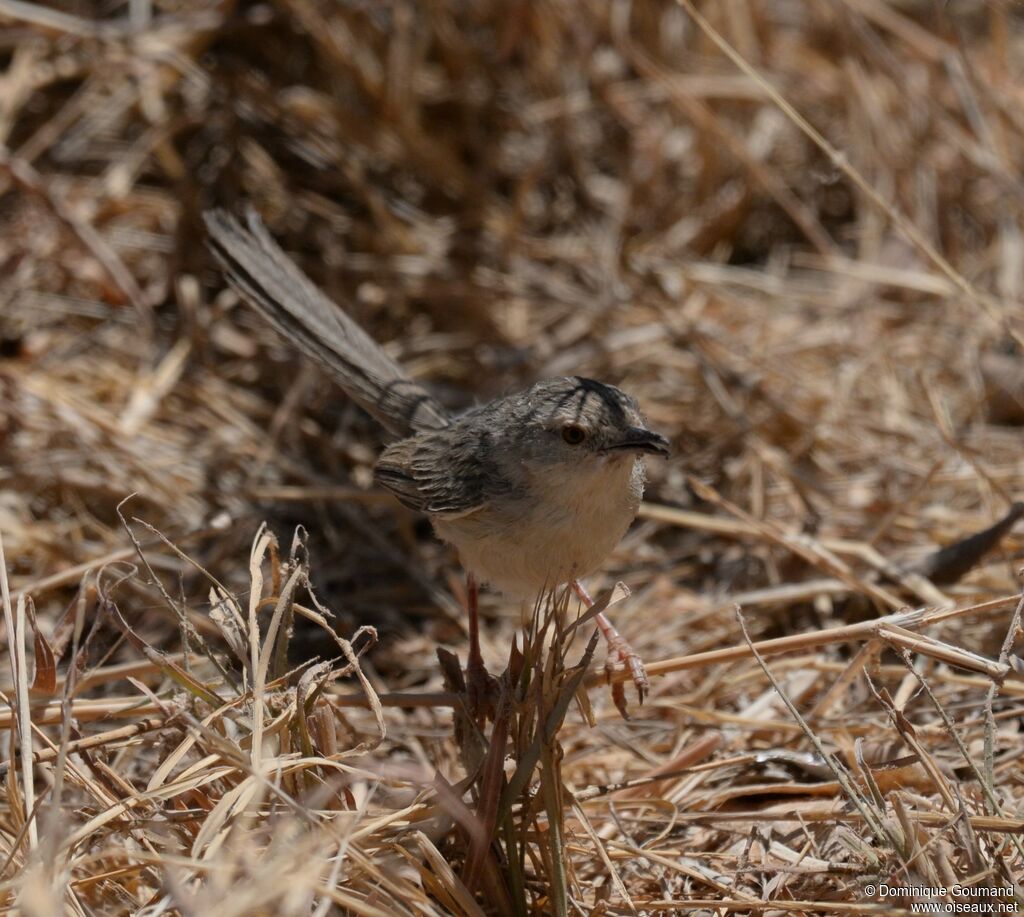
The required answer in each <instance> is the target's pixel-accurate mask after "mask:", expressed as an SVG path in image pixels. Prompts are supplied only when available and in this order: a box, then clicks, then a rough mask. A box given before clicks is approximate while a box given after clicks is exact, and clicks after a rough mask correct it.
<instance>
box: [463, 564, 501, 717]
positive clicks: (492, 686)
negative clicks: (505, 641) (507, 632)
mask: <svg viewBox="0 0 1024 917" xmlns="http://www.w3.org/2000/svg"><path fill="white" fill-rule="evenodd" d="M466 605H467V610H468V611H469V656H468V658H467V660H466V692H467V694H468V695H469V706H470V713H471V715H472V716H473V717H474V718H475V719H477V720H486V718H487V716H488V715H491V716H493V714H494V697H495V693H496V691H497V682H496V681H495V679H494V676H493V675H491V673H490V672H488V671H487V669H486V667H485V666H484V657H483V654H482V653H481V652H480V587H479V586H478V585H477V582H476V577H475V576H473V574H472V573H467V574H466Z"/></svg>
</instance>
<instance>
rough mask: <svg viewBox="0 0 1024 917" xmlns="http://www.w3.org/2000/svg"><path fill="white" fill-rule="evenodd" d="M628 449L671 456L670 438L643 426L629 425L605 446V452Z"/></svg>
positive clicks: (665, 456) (663, 456)
mask: <svg viewBox="0 0 1024 917" xmlns="http://www.w3.org/2000/svg"><path fill="white" fill-rule="evenodd" d="M619 450H628V451H632V452H649V453H650V454H651V455H660V456H661V457H662V458H668V457H669V446H668V440H667V439H665V437H664V436H662V435H661V434H660V433H655V432H654V431H653V430H645V429H644V428H643V427H629V428H628V429H626V430H623V431H622V435H621V436H620V437H619V438H618V439H616V440H615V441H614V442H611V443H609V444H608V445H607V446H605V448H604V451H605V452H613V451H614V452H618V451H619Z"/></svg>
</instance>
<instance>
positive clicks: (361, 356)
mask: <svg viewBox="0 0 1024 917" xmlns="http://www.w3.org/2000/svg"><path fill="white" fill-rule="evenodd" d="M203 218H204V220H205V221H206V228H207V230H208V231H209V234H210V239H209V245H210V248H211V249H212V250H213V252H214V254H215V255H216V256H217V258H218V259H219V261H220V263H221V265H222V266H223V267H224V270H225V273H226V274H227V278H228V280H229V281H230V282H231V285H232V286H233V287H234V288H235V289H236V290H237V291H238V293H239V294H240V295H241V296H242V298H243V299H245V300H246V301H247V302H249V303H250V304H251V305H252V306H253V307H254V308H255V309H256V310H257V311H259V312H260V314H261V315H263V317H264V318H265V319H266V320H267V321H269V322H270V324H272V325H273V326H274V327H275V328H276V329H277V330H278V331H279V332H280V333H281V334H283V335H284V336H285V337H286V338H287V339H288V340H289V341H291V342H292V343H294V344H295V345H296V346H297V347H298V348H299V349H300V350H301V351H302V352H303V353H305V354H306V355H307V356H309V357H311V358H312V359H314V360H316V361H317V362H319V363H320V364H321V365H322V366H323V367H324V368H325V369H327V370H328V371H329V372H330V373H331V375H333V376H334V378H335V379H336V380H337V381H338V384H339V385H340V386H341V387H342V388H343V389H344V390H345V392H346V393H347V394H348V396H349V397H350V398H352V400H353V401H355V402H357V403H358V404H359V405H360V406H362V407H363V408H365V409H366V410H367V411H369V413H370V414H372V415H373V416H374V417H376V418H377V420H379V421H380V422H381V423H382V424H383V425H384V426H385V427H387V429H388V430H390V431H391V432H392V433H396V434H398V435H399V436H409V435H410V434H412V433H416V432H418V431H420V430H437V429H440V428H442V427H446V426H448V423H449V418H448V415H447V414H446V412H445V410H444V408H443V407H441V405H440V404H438V402H437V401H435V400H434V398H433V397H431V395H430V394H429V393H428V392H427V391H426V390H425V389H424V388H423V387H422V386H420V385H418V384H417V383H415V382H413V381H412V380H411V379H409V378H408V377H407V376H406V375H405V374H404V373H403V372H402V370H401V369H400V368H399V366H398V364H397V363H395V361H394V360H392V359H391V358H390V357H389V356H388V355H387V354H386V353H385V352H384V351H383V350H382V349H381V347H380V345H378V344H377V343H376V341H374V340H373V339H372V338H371V337H370V336H369V335H368V334H367V333H366V332H365V331H363V329H362V328H360V327H359V325H357V324H356V323H355V322H354V321H352V319H351V318H349V317H348V316H347V315H346V314H345V313H344V312H343V311H342V310H341V309H339V308H338V307H337V306H336V305H335V304H334V303H332V302H331V301H330V300H329V299H328V298H327V297H326V296H324V294H323V293H321V292H320V290H318V289H317V288H316V286H315V285H314V284H313V282H312V281H311V280H310V279H309V278H308V277H307V276H306V275H305V274H303V273H302V271H301V270H299V268H298V266H297V265H296V264H295V262H293V261H292V260H291V259H290V258H289V257H288V256H287V255H286V254H285V253H284V252H283V251H282V250H281V248H280V246H279V245H278V244H277V243H276V242H275V241H274V240H273V239H272V238H271V237H270V233H268V232H267V230H266V228H265V227H264V226H263V224H262V223H261V222H260V219H259V217H258V216H257V215H256V214H255V213H254V212H250V213H249V215H248V226H247V227H244V226H242V224H241V223H239V222H238V220H236V219H235V218H234V217H233V216H230V215H229V214H227V213H225V212H224V211H222V210H209V211H207V212H206V213H205V214H203Z"/></svg>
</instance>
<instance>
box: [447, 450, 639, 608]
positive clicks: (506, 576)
mask: <svg viewBox="0 0 1024 917" xmlns="http://www.w3.org/2000/svg"><path fill="white" fill-rule="evenodd" d="M643 488H644V465H643V462H642V461H641V460H639V459H637V458H635V457H634V456H630V455H622V456H613V457H609V458H607V459H603V460H600V461H597V462H594V463H593V467H588V466H587V465H585V464H584V465H582V466H581V467H580V468H577V469H572V470H571V473H562V472H561V471H556V472H555V473H551V474H546V473H545V474H536V473H535V474H532V475H530V476H529V477H528V480H527V481H526V482H525V485H524V486H523V487H522V488H521V489H519V490H517V491H516V492H514V493H511V494H509V495H505V496H502V497H501V498H499V499H496V500H493V501H491V502H490V503H488V504H487V505H486V506H483V507H481V508H480V509H478V510H476V511H474V512H473V513H470V514H468V515H465V516H460V517H458V518H454V519H451V518H450V519H445V518H443V517H435V518H434V520H433V523H434V529H435V530H436V532H437V534H438V536H439V537H440V538H442V539H443V540H444V541H447V542H449V543H450V544H452V545H454V546H455V548H456V549H457V550H458V552H459V558H460V560H461V562H462V564H463V566H464V567H465V568H466V569H467V570H468V571H470V572H472V573H473V574H474V575H476V576H477V578H478V579H480V580H482V581H483V582H487V583H490V584H492V585H494V586H496V587H497V588H498V589H500V590H501V591H502V592H504V593H505V594H507V595H509V596H512V597H516V598H533V597H535V596H536V595H537V593H538V592H540V590H542V589H544V588H552V587H554V586H558V585H561V584H562V583H565V582H568V581H569V580H571V579H573V578H579V577H584V576H587V575H588V574H590V573H592V572H593V571H594V570H596V569H597V568H598V567H599V566H600V565H601V563H602V562H603V561H604V559H605V557H607V556H608V554H609V553H611V551H612V550H613V549H614V548H615V546H616V545H617V544H618V543H619V541H620V540H621V538H622V536H623V535H624V534H625V533H626V530H627V529H628V528H629V526H630V524H631V523H632V521H633V519H634V518H635V517H636V513H637V510H638V508H639V506H640V500H641V498H642V496H643Z"/></svg>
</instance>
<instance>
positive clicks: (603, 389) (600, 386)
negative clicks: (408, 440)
mask: <svg viewBox="0 0 1024 917" xmlns="http://www.w3.org/2000/svg"><path fill="white" fill-rule="evenodd" d="M466 420H467V421H469V422H471V423H472V424H473V425H474V426H476V425H478V424H485V425H487V426H489V427H495V426H500V427H501V428H502V429H503V430H505V431H506V433H507V434H508V435H507V436H506V437H501V438H505V439H507V440H508V442H507V443H506V446H507V447H508V448H509V449H510V450H511V451H512V452H513V453H514V455H515V456H516V458H517V459H518V460H519V461H521V462H523V463H524V464H527V465H529V464H531V463H534V462H538V461H539V462H543V463H544V464H545V465H546V466H550V465H551V464H552V463H556V464H564V465H567V466H569V467H574V468H578V467H579V466H580V464H581V463H583V462H586V461H587V460H588V459H606V458H613V457H615V456H617V455H625V454H630V453H632V454H634V455H635V454H638V453H645V452H646V453H651V454H653V455H661V456H667V455H668V454H669V447H668V441H667V440H666V439H665V437H664V436H662V435H661V434H659V433H655V432H653V431H652V430H649V429H648V428H647V426H646V424H645V423H644V419H643V417H642V416H641V414H640V408H639V405H638V404H637V402H636V399H635V398H633V397H632V396H630V395H627V394H626V393H625V392H624V391H622V390H621V389H619V388H616V387H615V386H614V385H608V384H607V383H604V382H598V381H596V380H594V379H585V378H583V377H582V376H565V377H562V378H558V379H546V380H545V381H543V382H538V383H536V384H535V385H532V386H530V388H528V389H526V390H525V391H523V392H520V393H518V394H515V395H509V396H507V397H505V398H499V399H497V400H496V401H493V402H491V403H490V404H489V405H486V406H484V407H482V408H478V409H477V410H475V411H474V412H472V413H471V415H469V416H467V417H466Z"/></svg>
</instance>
